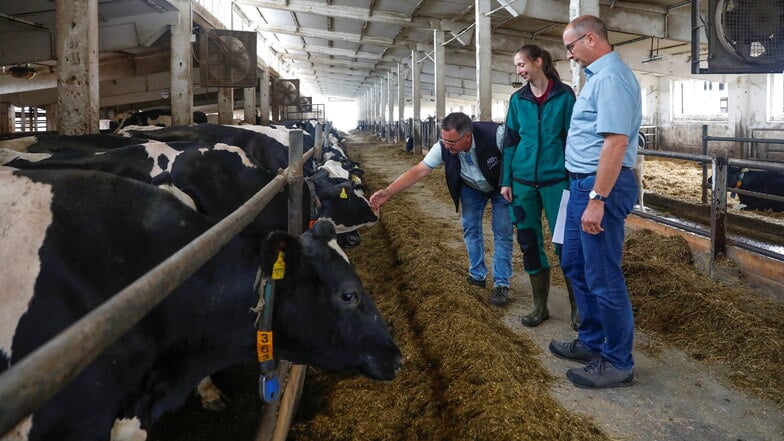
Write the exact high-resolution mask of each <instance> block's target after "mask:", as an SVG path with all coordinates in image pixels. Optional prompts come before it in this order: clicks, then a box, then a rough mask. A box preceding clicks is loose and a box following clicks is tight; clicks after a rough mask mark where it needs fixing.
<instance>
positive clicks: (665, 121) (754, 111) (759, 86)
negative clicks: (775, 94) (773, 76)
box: [640, 75, 784, 158]
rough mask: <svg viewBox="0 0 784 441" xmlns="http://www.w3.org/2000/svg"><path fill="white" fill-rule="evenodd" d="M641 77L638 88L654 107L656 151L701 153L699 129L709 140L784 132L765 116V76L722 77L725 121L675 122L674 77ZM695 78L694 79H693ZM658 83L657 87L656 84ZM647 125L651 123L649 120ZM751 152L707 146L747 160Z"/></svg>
mask: <svg viewBox="0 0 784 441" xmlns="http://www.w3.org/2000/svg"><path fill="white" fill-rule="evenodd" d="M650 78H652V77H647V76H642V77H641V81H640V84H641V87H643V88H645V89H646V90H647V91H648V104H649V105H652V106H655V107H650V108H649V114H650V113H651V109H655V111H654V112H652V113H653V115H652V117H653V118H655V119H657V121H656V120H654V121H655V122H654V121H651V124H652V125H657V126H658V131H659V148H660V149H662V150H671V151H677V152H687V153H695V154H700V153H702V126H703V125H707V126H708V134H709V135H710V136H725V137H736V136H737V137H751V135H752V130H755V129H783V128H784V122H782V121H769V120H768V116H767V103H768V84H767V76H766V75H725V76H722V78H721V79H718V80H714V81H723V82H725V83H726V84H727V87H728V109H727V115H726V117H724V118H713V119H710V118H708V117H706V118H704V119H703V118H692V119H676V118H675V117H674V115H675V112H674V111H673V108H672V106H673V103H674V99H673V94H674V93H675V91H674V90H673V84H674V81H675V80H678V79H680V78H676V77H668V76H663V77H657V78H656V79H655V80H652V79H650ZM693 78H697V77H693ZM657 83H658V84H657ZM649 121H650V120H649ZM750 152H751V146H750V145H749V144H748V143H737V142H716V141H712V142H710V143H709V144H708V153H709V154H717V155H727V156H729V157H733V158H746V157H748V156H749V153H750Z"/></svg>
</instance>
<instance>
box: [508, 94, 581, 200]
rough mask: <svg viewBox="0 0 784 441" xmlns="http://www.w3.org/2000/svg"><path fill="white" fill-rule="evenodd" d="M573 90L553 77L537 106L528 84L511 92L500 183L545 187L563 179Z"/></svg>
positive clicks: (564, 177) (573, 99)
mask: <svg viewBox="0 0 784 441" xmlns="http://www.w3.org/2000/svg"><path fill="white" fill-rule="evenodd" d="M574 101H575V97H574V91H572V88H571V87H569V86H567V85H565V84H564V83H562V82H560V81H555V82H554V83H553V86H552V88H551V89H550V94H549V95H548V96H547V99H546V100H545V102H544V104H542V106H541V107H540V106H539V105H538V104H537V102H536V100H535V99H534V95H533V93H532V92H531V85H530V84H527V85H526V86H525V87H523V88H522V89H520V90H518V91H517V92H515V93H513V94H512V97H511V98H510V99H509V110H508V111H507V113H506V131H505V135H504V142H503V146H504V173H503V175H502V177H501V186H503V187H511V186H512V181H515V182H520V183H523V184H526V185H530V186H533V187H547V186H550V185H553V184H556V183H558V182H560V181H563V180H564V179H566V177H567V175H566V168H565V167H564V147H565V146H566V135H567V133H568V132H569V121H570V120H571V118H572V107H574Z"/></svg>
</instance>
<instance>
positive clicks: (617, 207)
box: [561, 170, 637, 369]
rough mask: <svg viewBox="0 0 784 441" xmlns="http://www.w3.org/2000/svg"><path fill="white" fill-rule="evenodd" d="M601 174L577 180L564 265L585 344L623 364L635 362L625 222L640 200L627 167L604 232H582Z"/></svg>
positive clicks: (612, 197) (609, 200) (607, 211)
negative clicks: (623, 263) (624, 265)
mask: <svg viewBox="0 0 784 441" xmlns="http://www.w3.org/2000/svg"><path fill="white" fill-rule="evenodd" d="M595 180H596V177H595V176H588V177H586V178H584V179H573V180H572V182H571V185H570V189H569V192H570V195H569V205H568V207H567V213H566V225H565V229H564V244H563V250H562V253H561V266H562V268H563V271H564V275H565V276H566V278H568V279H569V281H571V282H572V288H573V290H574V299H575V301H576V303H577V309H578V310H579V311H580V318H581V319H582V325H581V326H580V330H579V333H578V339H579V340H580V343H581V344H582V345H583V346H585V347H586V348H588V349H590V350H591V351H593V352H599V353H601V355H602V357H604V358H605V359H606V360H607V361H609V362H610V363H612V365H613V366H615V367H616V368H618V369H631V368H632V367H634V359H633V358H632V341H633V339H634V317H633V316H632V305H631V301H630V300H629V292H628V291H627V290H626V280H625V279H624V277H623V271H622V270H621V252H622V250H623V237H624V231H623V228H624V221H625V220H626V217H627V216H628V215H629V213H630V212H631V211H632V208H633V206H634V202H635V201H636V199H637V182H636V180H635V178H634V173H632V171H631V170H623V171H621V173H620V174H619V175H618V180H617V181H616V182H615V186H614V187H613V189H612V192H610V195H609V196H608V198H607V201H606V202H605V203H604V217H603V218H602V228H604V231H603V232H601V233H599V234H588V233H585V232H583V231H582V228H581V225H580V218H581V217H582V215H583V211H585V208H586V206H587V205H588V193H589V192H590V191H591V189H592V188H593V184H594V181H595Z"/></svg>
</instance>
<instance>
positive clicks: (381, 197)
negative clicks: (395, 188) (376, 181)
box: [370, 189, 390, 211]
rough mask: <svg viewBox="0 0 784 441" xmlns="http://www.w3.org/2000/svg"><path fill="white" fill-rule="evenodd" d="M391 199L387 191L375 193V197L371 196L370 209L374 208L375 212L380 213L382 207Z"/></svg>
mask: <svg viewBox="0 0 784 441" xmlns="http://www.w3.org/2000/svg"><path fill="white" fill-rule="evenodd" d="M389 198H390V196H389V194H388V193H387V191H386V190H385V189H384V190H379V191H377V192H375V193H373V195H372V196H370V208H372V209H373V210H375V211H378V210H379V209H381V206H382V205H384V203H385V202H386V201H388V200H389Z"/></svg>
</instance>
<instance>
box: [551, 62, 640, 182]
mask: <svg viewBox="0 0 784 441" xmlns="http://www.w3.org/2000/svg"><path fill="white" fill-rule="evenodd" d="M585 78H586V81H585V86H583V89H582V90H581V91H580V95H579V96H578V97H577V102H575V103H574V110H573V111H572V121H571V124H570V126H569V136H568V137H567V138H566V169H567V170H569V171H570V172H573V173H594V172H596V169H597V168H598V166H599V153H600V152H601V150H602V144H603V143H604V137H603V136H602V135H603V134H605V133H613V134H618V135H627V136H628V137H629V144H628V145H627V146H626V154H625V155H624V158H623V166H624V167H633V166H634V163H635V162H636V161H637V134H638V133H639V131H640V124H641V123H642V99H641V96H640V83H638V82H637V78H636V77H635V76H634V73H633V72H632V70H631V69H629V67H628V66H626V64H624V63H623V61H621V59H620V57H618V54H617V53H616V52H610V53H608V54H605V55H603V56H602V57H601V58H599V59H598V60H595V61H594V62H593V63H591V64H590V65H588V66H587V67H586V68H585Z"/></svg>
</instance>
